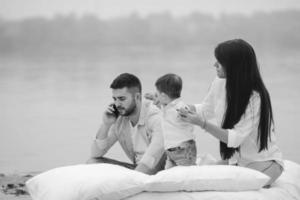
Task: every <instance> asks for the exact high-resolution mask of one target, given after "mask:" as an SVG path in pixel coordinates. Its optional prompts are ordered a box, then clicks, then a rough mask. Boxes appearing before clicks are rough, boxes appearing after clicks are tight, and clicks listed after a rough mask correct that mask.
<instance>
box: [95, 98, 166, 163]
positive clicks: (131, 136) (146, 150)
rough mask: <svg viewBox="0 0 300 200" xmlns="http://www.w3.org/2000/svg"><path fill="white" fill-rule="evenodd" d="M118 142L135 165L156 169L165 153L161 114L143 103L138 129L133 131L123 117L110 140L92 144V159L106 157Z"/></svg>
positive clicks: (150, 104) (153, 107)
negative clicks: (141, 164)
mask: <svg viewBox="0 0 300 200" xmlns="http://www.w3.org/2000/svg"><path fill="white" fill-rule="evenodd" d="M116 141H119V143H120V145H121V147H122V148H123V150H124V152H125V153H126V155H127V156H128V158H129V159H130V160H131V161H132V162H133V163H137V164H139V163H143V164H144V165H146V166H147V167H149V168H150V169H154V168H155V167H156V165H157V164H158V162H159V160H160V159H161V157H162V155H163V153H164V148H163V136H162V114H161V111H160V110H159V109H158V108H157V107H156V106H155V105H153V104H152V102H150V101H147V100H143V101H142V106H141V113H140V117H139V121H138V123H137V124H136V126H135V127H132V124H131V122H130V120H129V117H127V116H120V117H119V118H118V119H117V121H116V122H115V124H114V125H112V127H111V128H110V131H109V133H108V136H107V138H105V139H103V140H99V139H95V140H94V141H93V144H92V149H91V154H92V157H94V158H97V157H101V156H104V155H105V153H106V152H107V151H108V150H109V149H110V148H111V147H112V145H113V144H114V143H115V142H116Z"/></svg>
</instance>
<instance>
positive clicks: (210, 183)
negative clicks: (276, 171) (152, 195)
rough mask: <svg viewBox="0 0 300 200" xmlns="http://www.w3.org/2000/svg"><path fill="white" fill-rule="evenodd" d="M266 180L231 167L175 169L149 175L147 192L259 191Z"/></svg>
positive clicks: (242, 168) (249, 170)
mask: <svg viewBox="0 0 300 200" xmlns="http://www.w3.org/2000/svg"><path fill="white" fill-rule="evenodd" d="M268 180H269V177H268V176H267V175H265V174H263V173H261V172H259V171H256V170H252V169H249V168H244V167H239V166H230V165H203V166H177V167H173V168H171V169H168V170H164V171H161V172H159V173H158V174H156V175H155V176H151V177H150V179H149V180H148V181H147V182H146V191H151V192H173V191H207V190H213V191H245V190H258V189H260V188H262V187H263V186H264V185H265V184H266V183H267V182H268Z"/></svg>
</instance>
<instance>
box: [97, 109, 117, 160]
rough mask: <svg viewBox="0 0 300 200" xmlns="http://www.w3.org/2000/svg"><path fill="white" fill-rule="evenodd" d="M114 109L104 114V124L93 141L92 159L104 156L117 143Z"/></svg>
mask: <svg viewBox="0 0 300 200" xmlns="http://www.w3.org/2000/svg"><path fill="white" fill-rule="evenodd" d="M112 112H113V110H112V107H111V106H110V107H108V109H107V110H106V111H105V112H104V114H103V117H102V124H101V126H100V129H99V130H98V132H97V135H96V139H95V140H94V141H93V144H92V148H91V156H92V158H97V157H101V156H103V155H104V154H105V153H106V152H107V151H108V150H109V149H110V148H111V146H112V145H113V144H114V143H115V142H116V141H117V137H116V134H115V125H114V123H115V122H116V117H115V116H114V115H113V113H112Z"/></svg>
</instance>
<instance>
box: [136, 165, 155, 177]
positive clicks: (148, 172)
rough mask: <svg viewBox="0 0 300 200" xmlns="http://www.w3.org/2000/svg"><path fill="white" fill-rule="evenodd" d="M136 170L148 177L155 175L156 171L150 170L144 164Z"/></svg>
mask: <svg viewBox="0 0 300 200" xmlns="http://www.w3.org/2000/svg"><path fill="white" fill-rule="evenodd" d="M135 170H136V171H139V172H142V173H144V174H148V175H152V174H154V171H153V170H152V169H150V168H149V167H147V166H146V165H144V164H142V163H140V164H138V166H136V168H135Z"/></svg>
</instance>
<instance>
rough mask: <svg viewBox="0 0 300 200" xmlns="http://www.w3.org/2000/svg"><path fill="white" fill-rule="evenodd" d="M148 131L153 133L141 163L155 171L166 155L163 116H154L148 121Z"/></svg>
mask: <svg viewBox="0 0 300 200" xmlns="http://www.w3.org/2000/svg"><path fill="white" fill-rule="evenodd" d="M148 123H149V124H148V129H149V130H150V131H151V141H150V144H149V146H148V148H147V150H146V151H145V153H144V155H143V157H142V158H141V160H140V163H142V164H144V165H146V166H147V167H149V168H150V169H154V168H155V167H156V166H157V164H158V162H159V161H160V159H161V157H162V156H163V154H164V142H163V135H162V134H163V132H162V116H161V114H155V115H152V116H151V117H150V118H149V119H148Z"/></svg>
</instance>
